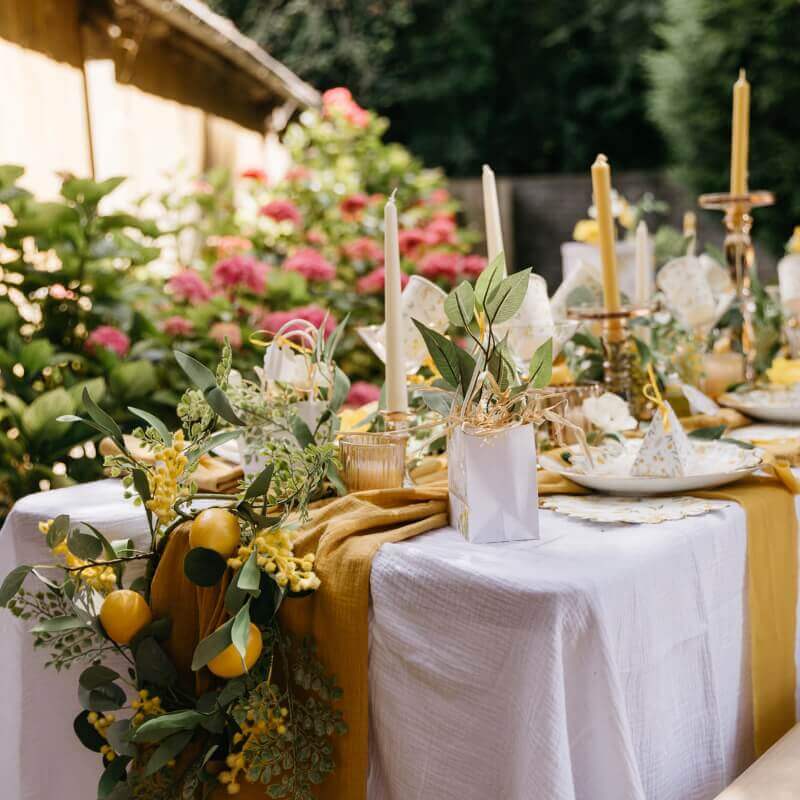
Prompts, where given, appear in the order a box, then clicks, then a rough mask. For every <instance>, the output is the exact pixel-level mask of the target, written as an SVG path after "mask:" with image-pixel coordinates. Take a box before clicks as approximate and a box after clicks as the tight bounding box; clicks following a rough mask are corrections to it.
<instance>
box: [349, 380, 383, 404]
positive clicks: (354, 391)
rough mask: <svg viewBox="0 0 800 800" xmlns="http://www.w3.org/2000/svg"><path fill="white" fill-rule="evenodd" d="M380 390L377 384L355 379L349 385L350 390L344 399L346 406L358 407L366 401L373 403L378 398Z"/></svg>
mask: <svg viewBox="0 0 800 800" xmlns="http://www.w3.org/2000/svg"><path fill="white" fill-rule="evenodd" d="M380 396H381V390H380V387H379V386H376V385H375V384H374V383H368V382H367V381H355V382H354V383H353V385H352V386H351V387H350V392H349V393H348V395H347V400H345V401H344V403H345V405H346V406H352V407H353V408H360V407H361V406H365V405H366V404H367V403H375V402H377V401H378V400H379V399H380Z"/></svg>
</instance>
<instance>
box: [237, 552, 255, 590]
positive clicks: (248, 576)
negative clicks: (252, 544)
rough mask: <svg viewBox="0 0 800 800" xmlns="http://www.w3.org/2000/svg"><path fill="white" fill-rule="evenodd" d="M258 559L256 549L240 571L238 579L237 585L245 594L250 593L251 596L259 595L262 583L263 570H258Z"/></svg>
mask: <svg viewBox="0 0 800 800" xmlns="http://www.w3.org/2000/svg"><path fill="white" fill-rule="evenodd" d="M256 557H257V556H256V551H255V549H254V550H253V551H252V552H251V553H250V555H249V556H248V558H247V561H245V562H244V564H243V566H242V568H241V569H240V570H239V575H238V577H237V578H236V585H237V586H238V587H239V588H240V589H241V590H242V591H243V592H248V593H249V594H257V593H258V591H259V585H260V582H261V570H260V569H259V568H258V563H257V562H256Z"/></svg>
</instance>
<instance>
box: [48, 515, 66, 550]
mask: <svg viewBox="0 0 800 800" xmlns="http://www.w3.org/2000/svg"><path fill="white" fill-rule="evenodd" d="M68 533H69V515H68V514H59V515H58V516H57V517H56V518H55V519H54V520H53V523H52V525H50V529H49V530H48V531H47V546H48V547H49V548H50V549H51V550H52V549H53V548H54V547H56V546H58V545H59V544H61V542H63V541H64V539H66V538H67V534H68Z"/></svg>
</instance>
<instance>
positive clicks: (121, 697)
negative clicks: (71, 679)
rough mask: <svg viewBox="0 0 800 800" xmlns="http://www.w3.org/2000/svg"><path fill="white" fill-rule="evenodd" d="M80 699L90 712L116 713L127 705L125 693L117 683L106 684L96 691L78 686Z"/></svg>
mask: <svg viewBox="0 0 800 800" xmlns="http://www.w3.org/2000/svg"><path fill="white" fill-rule="evenodd" d="M78 699H79V700H80V703H81V705H82V706H83V707H84V708H87V709H89V711H116V710H117V709H118V708H122V706H124V705H125V692H124V691H123V690H122V688H121V687H120V686H119V685H118V684H116V683H105V684H102V685H100V686H96V687H95V688H94V689H85V688H84V687H83V686H78Z"/></svg>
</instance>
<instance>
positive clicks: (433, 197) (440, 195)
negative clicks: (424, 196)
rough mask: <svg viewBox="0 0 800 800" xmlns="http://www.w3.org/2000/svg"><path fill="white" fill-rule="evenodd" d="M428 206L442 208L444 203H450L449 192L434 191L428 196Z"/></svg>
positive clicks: (443, 190) (442, 190)
mask: <svg viewBox="0 0 800 800" xmlns="http://www.w3.org/2000/svg"><path fill="white" fill-rule="evenodd" d="M427 202H428V205H431V206H443V205H444V204H445V203H449V202H450V192H448V191H447V189H434V190H433V191H432V192H431V193H430V194H429V195H428V200H427Z"/></svg>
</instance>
